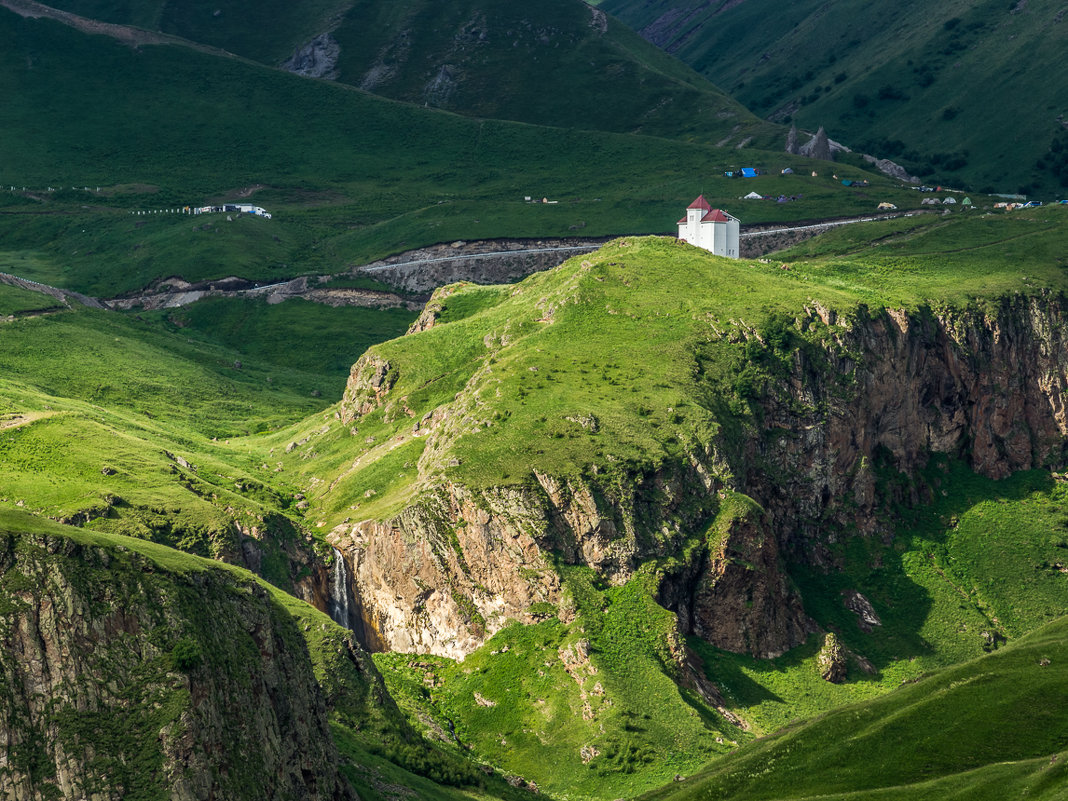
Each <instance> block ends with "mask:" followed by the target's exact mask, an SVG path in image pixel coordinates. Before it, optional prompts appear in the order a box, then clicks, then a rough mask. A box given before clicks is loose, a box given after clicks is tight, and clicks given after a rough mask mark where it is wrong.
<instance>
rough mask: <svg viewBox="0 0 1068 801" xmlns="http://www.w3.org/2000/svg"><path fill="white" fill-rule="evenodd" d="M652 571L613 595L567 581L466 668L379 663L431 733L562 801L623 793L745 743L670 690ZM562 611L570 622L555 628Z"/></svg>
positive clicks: (419, 659)
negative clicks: (534, 619) (530, 620)
mask: <svg viewBox="0 0 1068 801" xmlns="http://www.w3.org/2000/svg"><path fill="white" fill-rule="evenodd" d="M649 579H650V576H649V575H648V574H643V575H641V576H638V577H636V578H635V579H633V580H632V581H631V582H629V583H628V584H626V585H625V586H622V587H611V586H608V585H607V584H604V583H602V582H601V581H600V580H598V579H597V578H596V577H595V576H594V575H593V574H592V573H591V572H590V571H588V570H586V569H569V570H566V571H565V572H564V584H565V588H566V590H565V600H564V602H563V604H562V605H561V609H557V608H555V607H552V605H550V604H545V607H546V608H545V609H542V610H539V612H540V614H541V615H542V617H543V618H544V619H543V621H542V622H540V623H537V624H534V625H528V626H523V625H519V624H516V625H512V626H509V627H507V628H505V629H504V630H503V631H501V632H499V633H498V634H497V635H495V636H494V637H493V638H492V639H491V640H490V641H489V642H488V643H487V644H486V645H485V646H483V647H482V648H480V649H479V650H478V651H476V652H475V653H474V654H471V655H470V656H468V657H467V658H466V659H464V661H463V662H454V661H452V660H449V659H445V658H440V657H432V656H412V655H411V654H379V655H376V656H375V662H376V664H378V666H379V668H380V669H381V670H382V672H383V675H384V677H385V679H386V684H387V686H388V687H389V689H390V692H391V693H392V694H393V696H394V697H395V698H396V699H397V701H398V703H399V704H400V705H401V707H402V709H404V710H405V711H406V712H408V713H409V715H410V716H411V717H412V718H413V719H416V720H422V721H424V723H423V725H424V727H425V728H426V729H428V730H430V731H438V732H442V731H444V730H445V729H446V728H447V727H448V726H449V723H450V722H451V723H452V726H453V728H452V730H451V731H453V732H454V735H453V736H454V737H455V740H456V742H457V743H459V744H460V746H461V747H463V748H473V749H474V752H475V753H476V754H478V755H479V757H480V758H481V759H484V760H486V761H489V762H491V763H492V764H496V765H498V766H500V767H501V768H502V769H503V770H505V771H507V772H509V773H512V774H514V775H517V776H521V777H523V779H524V780H525V781H534V782H535V783H536V784H537V786H538V788H539V789H540V790H541V791H542V792H545V793H549V794H552V795H553V796H554V797H560V798H571V799H581V798H616V797H619V796H631V795H633V794H635V793H638V792H642V791H643V790H647V789H650V788H652V787H656V786H658V785H660V784H663V783H665V782H668V781H671V780H672V778H673V777H674V776H675V775H676V774H680V773H681V774H685V775H688V774H690V773H692V772H694V771H695V770H696V769H697V768H698V766H700V765H702V764H704V763H705V762H707V761H708V760H710V759H713V758H716V757H720V756H722V755H724V754H726V753H728V752H729V751H730V750H731V749H733V748H734V747H735V746H736V745H737V744H738V742H740V741H744V740H746V739H748V736H747V735H746V734H745V733H744V732H742V731H741V730H740V729H738V728H737V727H736V726H734V725H732V724H731V723H729V722H728V721H726V720H725V719H724V718H723V717H722V716H720V715H719V714H717V713H716V712H714V711H713V710H711V709H710V708H709V707H708V706H707V704H706V703H705V702H704V701H703V700H702V699H701V698H700V697H699V696H698V695H697V694H696V693H695V692H693V691H691V690H687V689H684V688H683V687H681V686H680V685H679V684H678V683H677V682H678V681H679V679H680V676H679V671H678V668H677V666H676V664H675V662H674V660H673V657H672V654H671V653H670V648H671V645H670V643H674V644H675V645H676V646H679V644H678V643H677V638H674V629H675V620H674V615H672V614H671V613H670V612H667V611H666V610H664V609H663V608H661V607H660V606H658V605H657V604H656V603H654V602H653V600H652V597H651V590H650V588H649V586H648V585H649ZM558 614H560V615H561V616H562V617H566V618H568V619H569V621H570V622H568V623H563V622H561V620H560V619H559V618H558V617H557V615H558Z"/></svg>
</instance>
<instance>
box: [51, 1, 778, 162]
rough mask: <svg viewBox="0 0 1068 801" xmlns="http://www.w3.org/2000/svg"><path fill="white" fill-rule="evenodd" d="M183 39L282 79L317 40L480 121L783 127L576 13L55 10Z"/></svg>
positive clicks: (750, 136)
mask: <svg viewBox="0 0 1068 801" xmlns="http://www.w3.org/2000/svg"><path fill="white" fill-rule="evenodd" d="M57 5H58V7H62V8H64V9H67V10H71V11H75V12H77V13H80V14H82V15H85V16H88V17H93V18H99V19H106V20H107V21H110V22H123V23H129V24H133V25H138V26H141V27H147V28H149V29H158V30H161V31H164V32H166V33H170V34H177V35H179V36H182V37H185V38H187V39H190V40H192V41H196V42H201V43H205V44H210V45H213V46H216V47H220V48H224V49H226V50H228V51H231V52H234V53H237V54H239V55H242V56H245V57H248V58H251V59H254V60H256V61H259V62H261V63H264V64H268V65H271V66H275V65H277V64H280V63H282V62H283V61H285V60H286V59H287V58H288V57H289V56H291V55H292V54H293V53H294V51H296V50H297V49H298V48H299V47H300V46H303V45H304V44H306V43H307V42H309V41H310V40H312V39H313V38H314V37H315V36H317V35H319V34H322V33H329V34H330V36H331V37H332V39H333V41H334V43H335V44H336V45H337V47H338V53H337V54H336V63H335V65H334V68H333V69H332V70H331V71H330V72H331V74H332V75H334V76H335V77H336V79H337V80H339V81H341V82H343V83H347V84H350V85H352V86H358V87H361V88H363V89H367V90H368V91H372V92H375V93H376V94H380V95H383V96H386V97H391V98H394V99H398V100H404V101H407V102H411V103H415V104H417V105H423V106H425V105H429V106H431V107H436V108H443V109H448V110H451V111H456V112H458V113H461V114H465V115H468V116H473V117H478V118H483V119H487V118H489V119H509V120H519V121H522V122H529V123H535V124H539V125H553V126H559V127H564V128H578V129H588V130H603V131H620V132H642V133H647V134H653V135H657V136H667V137H672V138H684V139H688V140H692V141H699V142H702V143H706V144H712V143H715V142H721V141H722V142H723V143H724V144H726V143H727V142H730V144H731V145H738V144H740V143H743V142H753V143H755V144H757V145H759V143H763V144H765V145H766V144H769V143H770V142H771V141H772V140H773V139H774V138H775V137H776V136H777V134H776V133H775V131H776V126H774V125H771V124H768V123H764V122H761V121H760V120H759V119H758V118H756V117H754V116H753V115H752V114H751V113H750V112H748V111H746V110H745V109H744V108H743V107H742V106H741V105H739V104H738V103H737V102H735V101H734V100H732V99H731V98H729V97H728V96H727V95H725V94H724V93H723V92H721V91H719V90H718V89H716V87H714V86H713V85H712V84H710V83H709V82H708V81H707V80H705V79H703V78H701V77H700V76H699V75H697V74H696V73H695V72H693V71H692V70H690V69H689V68H687V67H686V66H685V65H683V64H681V63H680V62H678V61H677V60H675V59H673V58H670V57H669V56H666V55H665V54H664V53H662V52H660V51H659V50H657V49H656V48H655V47H653V46H651V45H649V44H648V43H647V42H645V41H644V40H642V39H641V38H640V37H638V36H637V35H635V34H634V33H633V32H632V31H630V30H629V29H628V28H626V27H625V26H623V25H620V24H619V23H618V22H616V21H615V20H614V19H611V20H610V19H608V18H606V17H605V15H604V14H602V13H600V12H598V11H593V10H591V8H590V7H589V6H587V5H586V4H585V3H582V2H580V1H579V0H547V2H542V3H538V4H536V5H532V6H517V5H515V4H510V3H504V2H499V0H469V1H468V2H464V3H449V4H440V3H437V4H435V3H429V2H418V3H406V4H404V5H403V6H398V5H396V4H391V3H367V2H364V3H353V2H351V0H311V1H310V2H308V1H304V2H298V3H288V4H287V3H276V2H275V3H267V4H264V5H258V6H256V7H254V8H250V7H248V6H247V5H245V4H242V3H238V2H223V3H213V4H209V3H192V4H189V3H175V2H165V1H162V0H161V1H160V2H156V3H152V4H149V5H148V7H144V8H137V9H134V8H130V7H116V6H115V5H114V4H112V3H100V2H96V1H95V0H65V2H61V3H59V4H57Z"/></svg>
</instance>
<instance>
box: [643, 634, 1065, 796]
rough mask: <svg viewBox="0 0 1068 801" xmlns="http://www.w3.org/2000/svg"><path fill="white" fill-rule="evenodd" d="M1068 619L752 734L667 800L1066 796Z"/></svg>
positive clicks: (671, 792) (661, 793) (663, 793)
mask: <svg viewBox="0 0 1068 801" xmlns="http://www.w3.org/2000/svg"><path fill="white" fill-rule="evenodd" d="M1066 665H1068V621H1066V619H1065V618H1061V619H1059V620H1057V621H1055V622H1052V623H1050V624H1048V625H1046V626H1044V627H1042V628H1040V629H1038V630H1037V631H1035V632H1033V633H1032V634H1029V635H1027V636H1026V637H1023V638H1021V639H1020V640H1019V641H1018V642H1015V643H1012V644H1010V645H1008V646H1006V647H1005V648H1003V649H1001V650H999V651H998V652H996V653H993V654H989V655H984V656H982V657H979V658H977V659H974V660H972V661H968V662H965V663H963V664H961V665H959V666H956V667H953V668H948V669H946V670H943V671H939V672H937V673H935V674H933V675H931V676H929V677H926V678H923V679H921V680H919V681H916V682H913V683H910V684H908V685H906V686H904V687H902V688H901V689H899V690H897V691H896V692H893V693H891V694H889V695H887V696H884V697H883V698H880V699H877V700H873V701H869V702H867V703H865V704H859V705H855V706H848V707H845V708H843V709H840V710H837V711H835V712H831V713H829V714H827V715H825V716H823V717H820V718H817V719H815V720H813V721H811V722H807V723H800V724H795V725H792V726H790V727H788V728H787V729H786V730H785V731H783V732H782V733H780V734H779V735H777V736H775V737H773V738H769V739H765V740H761V741H758V742H755V743H753V744H751V745H749V746H747V747H745V748H743V749H741V750H739V751H738V752H737V753H735V754H733V755H731V756H730V757H728V758H726V759H724V760H722V761H721V762H719V763H717V764H715V765H714V766H713V767H711V768H709V769H708V770H707V771H705V772H702V773H701V774H699V775H698V776H695V777H693V778H691V779H689V780H687V781H686V782H685V783H684V784H683V785H681V786H675V787H668V788H665V789H663V790H661V791H659V792H657V793H654V794H652V795H650V796H649V797H650V798H664V799H669V798H670V799H679V801H682V799H698V798H700V799H707V798H731V799H738V801H743V800H745V801H748V800H749V799H754V800H755V799H776V800H777V801H789V800H790V799H805V798H820V799H836V800H837V799H841V801H845V800H846V799H858V800H859V799H862V798H865V799H867V798H880V799H883V798H885V799H893V800H894V801H898V799H900V800H901V801H905V799H908V801H920V799H938V798H947V797H949V798H955V799H976V800H978V799H994V798H1012V797H1027V798H1039V799H1060V798H1063V797H1064V792H1065V787H1066V786H1068V763H1066V761H1065V759H1066V757H1068V721H1066V720H1065V718H1064V715H1063V714H1062V710H1063V708H1064V705H1065V704H1066V703H1068V670H1066Z"/></svg>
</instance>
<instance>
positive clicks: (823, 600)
mask: <svg viewBox="0 0 1068 801" xmlns="http://www.w3.org/2000/svg"><path fill="white" fill-rule="evenodd" d="M918 481H919V484H920V485H921V486H927V487H929V488H930V489H931V490H932V495H933V497H934V500H933V501H932V502H931V503H929V504H924V505H922V506H920V507H918V508H915V509H899V510H896V512H895V515H894V523H893V525H894V528H895V534H894V538H893V541H892V542H891V543H890V544H887V543H884V542H882V541H880V540H876V539H870V538H864V537H854V538H851V539H847V540H845V541H844V542H843V543H841V544H839V545H838V546H836V548H834V549H833V550H834V558H835V562H836V564H837V569H835V570H833V571H824V570H819V569H816V568H811V567H810V568H803V567H799V566H796V565H795V566H794V567H792V568H791V573H792V576H793V578H794V580H795V582H796V584H797V586H798V588H799V589H800V590H801V593H802V597H803V598H804V601H805V607H806V611H807V612H808V614H809V615H811V616H812V617H813V618H814V619H815V620H817V621H818V622H819V623H820V625H821V626H822V627H824V628H825V629H828V630H832V631H836V632H838V633H839V638H840V639H841V640H842V641H843V643H844V644H845V645H846V647H847V648H849V649H850V650H851V651H852V652H853V653H855V654H859V655H860V656H862V657H864V658H866V659H868V660H869V661H870V662H871V664H872V665H873V666H874V668H875V669H876V671H877V672H876V673H875V674H874V675H869V674H867V673H866V672H864V671H863V670H862V669H861V667H860V665H859V664H858V663H857V662H856V660H851V661H850V669H849V674H848V678H847V681H846V682H845V683H843V684H839V685H833V684H828V683H827V682H825V681H823V680H822V679H821V678H820V677H819V675H818V671H817V668H816V664H815V661H816V660H815V657H816V653H817V651H818V649H819V643H818V642H817V639H818V638H813V639H811V640H810V641H809V642H808V643H807V644H806V645H804V646H802V647H799V648H796V649H794V650H792V651H790V652H789V653H788V654H786V655H784V656H782V657H779V658H778V659H774V660H756V659H752V658H749V657H746V656H741V655H737V654H731V653H728V652H726V651H721V650H718V649H715V648H712V647H710V646H709V645H707V644H705V643H702V642H700V641H698V640H696V639H693V640H691V643H690V644H691V646H692V647H693V648H695V650H697V651H698V653H700V654H701V656H702V657H703V659H704V661H705V666H706V673H707V675H708V677H709V678H710V679H711V680H713V681H714V682H715V683H716V684H717V685H718V686H719V687H720V688H721V689H722V690H723V692H724V696H725V697H726V698H727V700H728V705H729V707H730V708H731V709H732V710H734V711H735V712H736V713H738V714H739V715H741V716H742V717H744V718H745V719H746V720H747V721H749V722H750V723H751V724H753V726H754V727H755V729H756V731H758V732H764V733H770V732H774V731H776V730H778V729H779V728H781V727H783V726H785V725H787V724H788V723H790V722H791V721H794V720H797V719H801V718H807V717H812V716H815V715H817V714H819V713H822V712H824V711H826V710H829V709H833V708H835V707H838V706H841V705H843V704H846V703H852V702H857V701H862V700H865V699H869V698H872V697H875V696H877V695H882V694H883V693H885V692H887V691H888V690H890V689H893V688H895V687H897V686H898V685H899V684H900V683H901V682H902V681H908V680H913V679H915V678H916V677H918V676H920V675H921V674H923V673H925V672H928V671H931V670H935V669H939V668H944V667H946V666H949V665H953V664H956V663H959V662H962V661H965V660H968V659H973V658H975V657H977V656H979V655H981V654H983V653H984V652H986V651H990V650H994V649H995V648H997V647H999V646H1000V645H1002V644H1003V643H1005V642H1006V641H1008V640H1013V639H1016V638H1018V637H1020V636H1022V635H1024V634H1026V633H1027V632H1029V631H1033V630H1035V629H1037V628H1040V627H1041V626H1043V625H1045V624H1046V623H1048V622H1049V621H1051V620H1053V619H1055V618H1058V617H1061V616H1063V615H1064V614H1065V613H1066V612H1068V601H1066V595H1065V580H1064V574H1063V573H1062V572H1061V571H1060V568H1059V567H1057V566H1058V565H1061V566H1064V565H1065V563H1068V560H1066V559H1065V558H1064V554H1065V553H1066V550H1065V548H1068V544H1066V543H1068V517H1066V516H1065V513H1066V511H1068V489H1066V486H1065V485H1064V484H1063V483H1060V482H1054V481H1053V480H1052V479H1051V478H1050V474H1049V473H1048V472H1045V471H1038V470H1035V471H1029V472H1023V473H1018V474H1016V475H1014V476H1012V477H1010V478H1007V479H1004V480H1002V481H993V480H990V479H986V478H983V477H981V476H978V475H976V474H974V473H973V472H972V471H971V470H969V469H968V468H967V466H966V465H964V464H962V463H960V462H951V461H949V460H947V459H945V458H944V457H935V458H934V459H933V461H932V464H931V465H930V466H929V468H928V470H927V471H926V472H925V473H924V474H923V475H922V476H921V477H920V478H919V480H918ZM847 590H855V591H859V592H861V593H863V594H864V596H865V597H866V598H868V599H869V600H870V601H871V603H872V604H873V606H874V608H875V610H876V612H877V614H878V615H879V617H880V619H881V620H882V626H879V627H875V628H874V629H873V630H872V631H871V632H864V631H862V630H861V629H860V628H859V627H858V625H857V617H856V615H855V614H854V613H853V612H851V611H849V610H848V609H846V608H845V606H844V604H843V602H842V593H843V592H845V591H847Z"/></svg>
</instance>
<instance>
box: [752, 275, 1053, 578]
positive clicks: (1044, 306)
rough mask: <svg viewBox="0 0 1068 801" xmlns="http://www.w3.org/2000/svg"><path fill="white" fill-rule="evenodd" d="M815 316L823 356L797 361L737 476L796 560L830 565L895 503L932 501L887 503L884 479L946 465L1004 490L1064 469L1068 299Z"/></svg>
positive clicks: (896, 487)
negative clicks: (849, 535) (1049, 469)
mask: <svg viewBox="0 0 1068 801" xmlns="http://www.w3.org/2000/svg"><path fill="white" fill-rule="evenodd" d="M808 315H809V316H808V319H807V320H805V319H803V318H802V319H799V322H800V323H801V324H802V325H803V326H821V327H822V328H823V330H824V331H825V333H826V335H827V336H826V338H825V339H824V344H823V345H822V346H819V347H811V346H806V347H801V348H797V349H795V350H793V352H792V353H791V354H790V355H789V376H788V377H787V379H786V380H785V381H782V382H780V383H779V385H778V389H777V390H775V391H769V392H766V393H765V396H764V397H763V399H762V401H761V403H760V407H761V415H760V416H761V420H762V423H761V429H762V430H761V432H759V433H755V435H754V436H753V437H751V438H750V440H749V442H748V444H747V445H746V450H745V454H744V456H743V460H742V463H738V464H737V465H736V466H737V468H738V469H737V471H736V472H737V474H738V475H743V476H745V479H744V481H743V482H742V487H743V488H744V491H745V492H746V493H747V494H748V495H750V496H751V497H753V498H754V499H755V500H756V501H757V502H758V503H760V504H761V505H762V506H763V507H764V508H766V509H767V510H768V513H769V516H770V527H771V529H772V530H774V531H775V532H776V534H777V537H778V538H779V540H780V543H781V544H782V545H783V547H784V548H786V549H787V551H788V552H789V553H790V555H791V557H792V558H801V559H805V560H807V561H809V562H812V563H816V564H820V563H823V562H825V561H827V560H826V553H825V548H824V546H825V545H826V544H827V543H828V542H831V541H833V540H834V539H835V537H836V536H838V535H839V534H840V533H841V532H849V531H860V532H867V533H875V532H877V531H880V530H881V523H880V520H881V519H882V516H881V514H880V512H881V511H882V510H884V509H885V508H886V507H887V505H888V504H889V503H890V502H892V501H896V502H902V503H906V504H915V503H918V502H921V501H922V500H924V499H925V498H926V497H928V496H927V495H925V493H926V492H929V490H925V488H924V487H923V486H921V485H918V484H916V483H915V482H912V481H904V482H900V483H894V482H889V486H888V487H887V488H886V490H885V492H883V493H882V494H881V493H880V492H879V491H878V490H877V487H876V474H877V472H878V471H889V472H890V473H891V474H901V475H903V476H904V477H906V478H910V477H913V476H915V475H916V474H917V471H918V470H919V469H921V468H923V467H924V466H926V464H927V461H928V459H929V457H930V455H931V454H932V453H942V454H947V455H949V456H951V457H953V458H957V459H963V460H965V461H966V462H968V463H969V464H970V465H971V466H972V468H973V469H974V470H975V471H976V472H978V473H981V474H983V475H985V476H989V477H991V478H1003V477H1005V476H1007V475H1009V474H1010V473H1012V472H1014V471H1017V470H1027V469H1031V468H1036V467H1043V466H1053V465H1059V464H1063V463H1064V462H1065V460H1066V459H1068V409H1066V403H1068V394H1066V389H1068V325H1066V323H1068V309H1066V301H1065V299H1064V298H1063V297H1059V296H1052V295H1046V296H1042V297H1023V296H1019V295H1015V296H1011V297H1006V298H1004V299H1002V300H1001V301H999V302H993V303H991V304H990V305H989V306H988V307H984V308H969V309H963V310H952V309H941V310H931V309H920V310H917V311H914V312H905V311H893V310H888V311H885V312H879V313H877V314H869V313H867V312H866V311H865V310H864V309H861V310H860V311H859V312H858V313H857V315H856V317H855V318H853V319H851V320H841V319H838V317H837V315H836V314H835V313H834V312H833V311H831V310H828V309H825V308H823V307H821V306H819V304H813V305H812V306H811V307H810V308H809V309H808ZM743 463H744V466H743ZM887 493H890V495H888V494H887Z"/></svg>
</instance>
